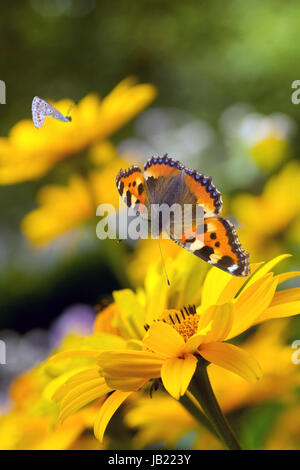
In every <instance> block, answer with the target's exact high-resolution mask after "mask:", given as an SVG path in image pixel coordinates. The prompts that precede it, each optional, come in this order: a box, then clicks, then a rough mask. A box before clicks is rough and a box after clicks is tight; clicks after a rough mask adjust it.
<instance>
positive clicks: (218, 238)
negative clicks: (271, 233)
mask: <svg viewBox="0 0 300 470" xmlns="http://www.w3.org/2000/svg"><path fill="white" fill-rule="evenodd" d="M116 183H117V188H118V191H119V193H120V195H121V197H122V198H123V200H124V201H125V203H126V204H127V206H128V207H133V208H134V210H135V211H136V213H141V212H142V211H143V207H146V208H147V210H148V209H149V207H151V204H163V203H165V204H168V205H169V206H171V205H172V204H174V203H177V204H180V205H181V206H182V207H183V205H184V204H192V207H193V206H196V205H198V206H201V207H202V208H203V211H204V228H203V230H204V238H203V233H201V237H200V235H197V231H196V230H195V227H191V229H192V230H191V233H192V234H191V236H189V235H188V234H187V233H185V234H182V236H181V238H178V239H177V238H175V237H174V234H173V235H172V233H170V238H171V239H172V240H173V241H174V242H175V243H177V244H178V245H180V246H182V247H183V248H185V249H186V250H188V251H190V252H191V253H193V254H194V255H196V256H199V258H201V259H203V260H204V261H206V262H208V263H210V264H211V265H213V266H216V267H218V268H220V269H222V270H223V271H226V272H228V273H230V274H233V275H235V276H248V275H249V274H250V269H249V254H248V253H247V252H246V251H245V250H243V248H242V246H241V244H240V241H239V239H238V236H237V234H236V232H235V230H234V227H233V225H232V224H231V222H229V221H228V220H227V219H223V218H222V217H219V213H220V212H221V209H222V197H221V194H220V192H219V191H218V190H217V189H216V188H215V186H214V185H213V184H212V179H211V177H207V176H204V175H202V174H201V173H198V172H197V171H195V170H191V169H190V168H187V167H186V166H184V165H183V164H182V163H180V162H179V161H176V160H174V159H172V158H170V157H169V156H168V155H167V154H166V155H164V156H163V157H159V156H155V157H151V158H150V159H149V160H147V162H146V163H145V166H144V173H142V170H141V169H140V168H139V167H138V166H136V165H133V166H131V167H130V168H127V170H120V172H119V173H118V175H117V178H116Z"/></svg>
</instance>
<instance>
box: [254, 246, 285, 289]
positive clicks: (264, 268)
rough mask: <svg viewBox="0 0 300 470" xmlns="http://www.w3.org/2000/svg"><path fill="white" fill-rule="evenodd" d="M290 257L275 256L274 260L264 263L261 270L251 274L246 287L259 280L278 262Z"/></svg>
mask: <svg viewBox="0 0 300 470" xmlns="http://www.w3.org/2000/svg"><path fill="white" fill-rule="evenodd" d="M290 256H292V255H289V254H284V255H280V256H277V257H276V258H274V259H272V260H271V261H269V262H268V263H265V264H264V265H263V266H262V267H261V268H259V269H257V271H256V272H255V273H254V274H253V276H252V277H251V279H250V280H249V282H248V286H251V285H252V284H254V282H256V281H257V280H258V279H261V278H262V277H263V276H264V275H265V274H267V273H268V272H269V271H271V270H272V269H273V268H274V267H275V266H276V265H277V264H278V263H280V261H282V260H284V259H286V258H289V257H290Z"/></svg>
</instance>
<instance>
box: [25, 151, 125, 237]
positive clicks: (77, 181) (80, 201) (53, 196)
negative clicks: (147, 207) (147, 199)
mask: <svg viewBox="0 0 300 470" xmlns="http://www.w3.org/2000/svg"><path fill="white" fill-rule="evenodd" d="M105 145H106V146H107V143H106V144H105ZM122 164H123V165H124V162H123V160H121V159H119V158H116V159H113V160H112V161H111V162H110V164H109V165H106V166H104V167H103V169H99V170H97V169H95V170H93V171H91V172H90V173H89V174H88V175H87V176H86V177H85V178H83V177H82V176H80V175H73V176H71V177H70V179H69V182H68V184H67V186H62V185H47V186H44V187H43V188H42V189H41V190H40V191H39V192H38V195H37V202H38V205H39V206H40V207H38V208H37V209H34V210H33V211H31V212H29V214H27V215H26V216H25V217H24V218H23V220H22V224H21V227H22V230H23V232H24V234H25V235H26V237H27V238H28V239H29V240H30V241H31V242H32V243H33V244H35V245H41V244H45V243H48V242H50V241H51V240H53V238H55V237H57V236H58V235H61V234H64V233H66V232H67V231H69V230H71V229H73V228H75V227H78V226H81V225H83V224H85V223H87V222H88V221H89V220H91V219H92V218H93V217H96V208H97V206H98V204H101V203H106V204H112V205H113V206H114V207H116V208H117V207H118V201H119V196H118V193H117V191H116V190H115V185H114V181H115V176H116V174H117V173H118V171H119V169H120V168H121V166H122Z"/></svg>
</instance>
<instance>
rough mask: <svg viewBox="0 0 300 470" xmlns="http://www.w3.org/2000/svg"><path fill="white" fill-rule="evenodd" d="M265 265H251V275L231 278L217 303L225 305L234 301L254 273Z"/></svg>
mask: <svg viewBox="0 0 300 470" xmlns="http://www.w3.org/2000/svg"><path fill="white" fill-rule="evenodd" d="M262 264H263V263H253V264H251V265H250V270H251V274H249V276H246V277H236V276H230V280H229V282H228V283H227V284H226V286H225V287H224V289H223V290H222V292H221V294H220V295H219V297H218V300H217V303H219V304H223V303H225V302H230V301H232V300H233V299H234V297H235V296H236V294H237V293H238V292H239V290H240V289H241V288H243V286H246V285H247V282H248V279H249V278H250V277H251V275H252V274H253V273H255V272H256V270H257V269H258V268H259V267H260V266H261V265H262Z"/></svg>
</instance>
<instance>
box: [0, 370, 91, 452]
mask: <svg viewBox="0 0 300 470" xmlns="http://www.w3.org/2000/svg"><path fill="white" fill-rule="evenodd" d="M44 385H45V377H43V374H41V373H40V371H39V369H38V368H37V369H33V370H31V371H29V372H27V373H25V374H22V375H21V376H20V377H18V378H17V379H16V380H15V381H14V382H13V383H12V385H11V388H10V393H9V396H10V400H11V406H10V408H11V409H10V410H9V412H6V413H3V414H1V412H0V449H1V450H65V449H70V448H72V447H73V446H76V445H77V442H78V441H79V440H80V438H81V435H82V433H84V431H86V429H89V428H91V425H92V420H93V414H94V410H93V408H89V409H88V410H83V411H81V412H79V413H77V414H74V415H73V416H72V417H71V419H70V420H69V421H68V422H67V423H63V424H61V425H59V426H56V427H55V428H54V427H53V419H54V416H55V410H53V409H50V410H46V409H45V410H44V413H37V412H35V411H34V407H35V405H36V403H37V402H38V401H39V400H40V399H41V393H42V387H43V386H44ZM48 406H49V405H48ZM52 408H53V406H52ZM85 444H86V446H87V447H89V446H91V445H94V446H97V447H98V448H99V443H98V444H97V441H96V440H95V438H93V436H92V435H90V436H89V439H88V441H86V442H85Z"/></svg>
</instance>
